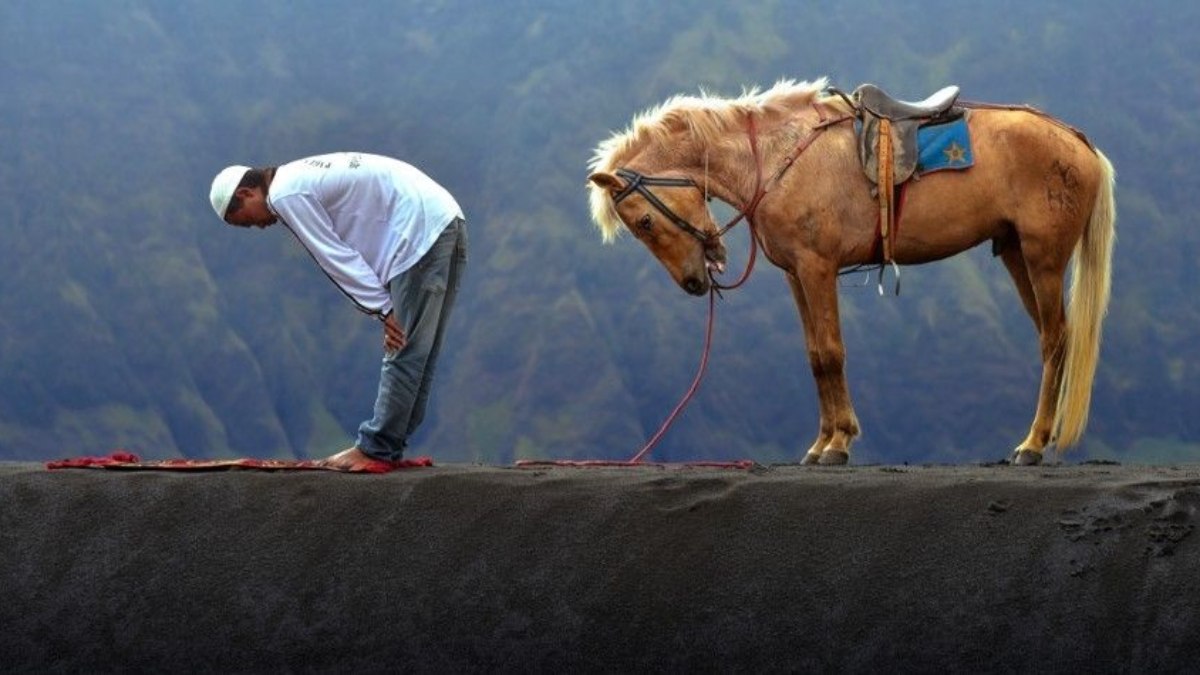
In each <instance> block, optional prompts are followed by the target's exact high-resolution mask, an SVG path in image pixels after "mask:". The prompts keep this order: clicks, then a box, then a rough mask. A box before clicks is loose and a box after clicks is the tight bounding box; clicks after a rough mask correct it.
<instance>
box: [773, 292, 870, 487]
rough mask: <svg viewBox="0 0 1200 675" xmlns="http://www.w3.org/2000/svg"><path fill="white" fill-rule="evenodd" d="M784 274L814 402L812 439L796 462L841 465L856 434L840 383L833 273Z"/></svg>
mask: <svg viewBox="0 0 1200 675" xmlns="http://www.w3.org/2000/svg"><path fill="white" fill-rule="evenodd" d="M835 272H836V270H835ZM786 276H787V281H788V285H789V286H790V287H791V289H792V297H793V298H795V301H796V308H797V309H798V310H799V311H800V321H801V323H802V324H803V326H804V341H805V344H806V345H807V348H808V362H809V365H810V366H811V367H812V372H813V380H814V381H815V383H816V386H817V399H818V401H819V407H820V423H819V428H818V431H817V438H816V440H815V441H813V444H812V445H811V446H809V448H808V451H807V452H806V453H805V454H804V459H803V460H802V461H803V463H804V464H845V463H846V462H847V461H849V459H850V444H851V443H853V442H854V438H855V437H856V436H858V431H859V427H858V417H857V416H856V415H855V414H854V408H853V406H852V404H851V403H850V390H849V387H848V386H847V384H846V374H845V361H846V349H845V347H844V346H843V344H842V336H841V326H840V324H839V322H838V307H837V286H836V281H835V280H836V274H831V275H828V276H829V278H828V279H824V278H817V279H813V278H811V275H810V278H809V279H807V282H808V283H807V284H805V283H802V282H801V281H800V280H799V279H798V278H797V277H796V276H795V275H793V274H792V273H790V272H789V273H788V274H787V275H786Z"/></svg>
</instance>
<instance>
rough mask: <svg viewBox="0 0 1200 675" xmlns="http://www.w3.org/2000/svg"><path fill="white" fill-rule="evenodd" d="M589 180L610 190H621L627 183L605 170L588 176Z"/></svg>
mask: <svg viewBox="0 0 1200 675" xmlns="http://www.w3.org/2000/svg"><path fill="white" fill-rule="evenodd" d="M588 180H590V181H592V182H593V183H595V184H596V185H597V186H599V187H602V188H604V189H605V190H608V191H609V192H620V191H621V190H624V189H625V183H623V182H622V181H621V179H620V178H617V177H616V176H614V175H612V174H611V173H604V172H603V171H597V172H596V173H594V174H592V175H590V176H588Z"/></svg>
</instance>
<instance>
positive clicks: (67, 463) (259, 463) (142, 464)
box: [46, 450, 433, 473]
mask: <svg viewBox="0 0 1200 675" xmlns="http://www.w3.org/2000/svg"><path fill="white" fill-rule="evenodd" d="M425 466H433V460H432V459H431V458H429V457H414V458H413V459H402V460H400V461H398V462H384V461H378V460H377V461H373V462H371V463H370V464H368V465H366V466H364V467H362V468H360V469H338V468H335V467H331V466H322V465H321V463H320V462H319V461H318V460H313V459H303V460H301V459H249V458H243V459H157V460H148V461H142V459H141V458H140V457H138V456H137V455H135V454H133V453H132V452H126V451H124V450H117V451H116V452H113V453H111V454H108V455H105V456H102V457H72V458H69V459H60V460H57V461H53V462H46V468H47V469H51V470H54V469H121V470H126V471H152V470H157V471H226V470H231V469H250V470H257V471H297V470H321V471H336V472H338V473H388V472H390V471H396V470H398V469H416V468H420V467H425Z"/></svg>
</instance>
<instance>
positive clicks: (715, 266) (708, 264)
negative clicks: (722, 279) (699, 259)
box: [704, 243, 725, 275]
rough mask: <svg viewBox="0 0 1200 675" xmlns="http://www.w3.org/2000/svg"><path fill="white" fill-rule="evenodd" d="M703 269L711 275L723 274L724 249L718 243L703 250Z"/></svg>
mask: <svg viewBox="0 0 1200 675" xmlns="http://www.w3.org/2000/svg"><path fill="white" fill-rule="evenodd" d="M704 267H705V269H707V270H708V273H709V274H710V275H711V274H724V273H725V247H724V246H722V245H721V244H720V243H717V244H716V245H714V246H706V247H705V248H704Z"/></svg>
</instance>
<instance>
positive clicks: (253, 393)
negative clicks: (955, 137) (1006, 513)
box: [0, 0, 1200, 463]
mask: <svg viewBox="0 0 1200 675" xmlns="http://www.w3.org/2000/svg"><path fill="white" fill-rule="evenodd" d="M338 4H339V5H343V4H344V6H334V3H322V2H312V1H309V2H259V3H253V4H250V5H246V4H244V3H233V2H227V1H223V0H222V1H217V2H190V1H189V2H160V1H155V0H116V1H107V0H105V1H101V0H91V1H85V0H79V1H76V2H70V3H58V2H51V3H38V2H32V1H31V0H17V1H16V2H8V3H4V4H3V5H0V91H3V92H4V95H3V96H2V97H0V129H2V130H3V132H2V133H3V141H2V142H0V241H2V242H3V245H2V246H0V269H2V270H4V274H3V275H0V378H3V387H2V389H0V459H44V458H52V457H59V456H64V455H76V454H91V453H102V452H107V451H109V450H111V449H113V448H116V447H123V448H128V449H131V450H134V451H137V452H140V453H142V454H143V455H146V456H149V457H170V456H180V455H182V456H204V457H217V456H229V455H251V456H259V457H270V456H300V457H308V456H314V455H318V456H319V455H324V454H327V453H329V452H332V451H335V450H338V449H341V448H342V447H345V446H346V444H347V443H348V442H349V441H350V438H351V437H350V433H351V432H352V431H353V429H354V428H356V426H357V424H358V422H359V421H360V420H361V418H362V417H363V416H364V415H367V414H368V413H369V411H370V406H371V403H372V401H373V397H374V392H375V385H376V382H377V369H378V360H377V359H378V358H379V341H380V335H379V334H378V331H379V327H378V325H377V324H376V323H375V322H373V321H370V320H367V319H364V318H362V316H361V315H360V314H358V313H357V312H356V311H355V310H354V309H353V308H352V307H351V306H350V303H348V302H346V301H345V300H344V298H343V297H342V296H341V294H340V293H339V292H338V291H337V290H336V289H335V288H333V287H332V286H331V285H330V284H329V282H328V281H327V280H326V279H325V277H324V276H323V275H322V274H321V272H320V271H319V270H318V269H317V268H316V267H315V265H313V264H312V262H311V261H310V259H309V258H308V256H307V254H306V253H305V252H304V251H303V250H302V249H301V248H300V246H299V245H298V244H296V242H295V241H294V240H292V238H291V237H290V236H289V235H288V233H287V232H286V231H285V230H283V229H281V228H273V229H271V230H268V231H265V232H254V233H250V232H242V231H235V230H233V229H232V228H227V227H224V226H222V225H221V224H220V222H219V221H217V220H216V219H215V217H214V216H213V214H212V211H211V209H210V208H209V206H208V203H207V192H208V186H209V182H210V181H211V178H212V176H213V175H214V174H215V173H216V172H217V171H218V170H219V169H221V168H222V167H224V166H226V165H228V164H233V163H243V164H252V165H268V164H278V163H282V162H286V161H289V160H291V159H296V158H299V157H303V156H305V155H309V154H314V153H319V152H327V151H332V150H364V151H370V152H379V153H383V154H391V155H394V156H397V157H401V158H403V159H405V160H407V161H410V162H412V163H414V164H416V165H417V166H420V167H421V168H422V169H424V170H425V171H426V172H427V173H429V174H430V175H432V176H433V177H434V178H436V179H437V180H439V181H440V182H441V183H443V184H444V185H446V186H447V187H448V188H449V189H450V190H451V191H452V192H453V193H455V195H456V196H457V197H458V198H459V201H460V202H461V203H462V205H463V207H464V209H465V210H466V212H467V215H468V218H469V221H470V228H471V234H470V236H471V245H472V251H471V256H472V257H471V263H470V268H469V270H468V278H467V279H466V282H465V285H464V289H463V292H462V295H461V296H460V298H461V300H460V305H459V308H458V310H457V315H456V322H455V325H454V328H453V330H452V333H451V335H450V337H449V342H448V344H447V346H446V357H445V359H444V362H443V365H442V366H441V370H440V376H441V381H440V383H439V384H438V385H437V388H436V390H435V393H434V399H433V409H432V410H431V416H430V418H429V419H428V420H427V423H426V427H425V428H424V429H423V431H422V434H421V436H420V438H418V439H416V440H417V447H418V448H419V449H420V452H423V453H424V452H427V453H429V454H432V455H433V456H434V457H435V458H437V459H439V460H441V461H485V462H501V463H507V462H510V461H511V460H513V459H514V458H517V457H590V458H602V457H604V458H625V457H628V456H630V455H632V454H633V452H634V451H636V449H637V448H638V447H639V445H640V443H641V442H642V441H643V440H644V439H645V438H646V437H647V436H648V435H649V434H650V433H652V432H653V431H654V430H655V429H656V428H657V426H658V424H659V423H660V422H661V420H662V419H663V417H664V416H665V415H666V414H667V413H668V412H669V410H670V409H671V407H672V406H673V405H674V404H675V402H676V401H677V400H678V397H679V396H680V395H681V394H682V393H683V391H684V389H685V388H686V386H687V384H688V382H689V381H690V378H691V376H692V374H693V371H694V368H695V366H696V363H697V360H698V358H699V355H700V348H701V343H702V337H703V327H704V321H705V302H704V301H703V300H698V299H694V298H690V297H688V296H686V295H684V294H683V293H682V292H680V291H679V290H678V289H677V288H676V287H675V286H674V284H672V283H671V281H670V280H669V278H668V277H667V275H666V273H665V272H664V271H663V270H662V269H661V268H660V267H659V266H658V264H657V263H656V262H655V261H654V260H653V259H652V258H650V256H649V255H648V254H647V253H646V252H645V251H644V250H643V249H642V248H641V246H640V245H638V244H637V243H636V242H634V241H633V240H632V238H626V239H625V240H624V241H620V242H618V243H617V244H616V245H615V246H612V247H606V246H602V245H601V244H600V242H599V236H598V235H597V234H596V232H595V230H594V228H593V227H592V226H591V224H590V222H589V220H588V217H587V213H586V194H585V190H584V179H585V176H586V164H587V160H588V158H589V157H590V155H591V152H592V148H593V147H594V146H595V145H596V143H598V142H599V141H601V140H602V139H604V138H606V137H607V136H608V135H609V134H610V133H611V132H612V131H613V130H616V129H620V128H624V127H625V126H626V125H627V124H628V122H629V121H630V119H631V118H632V116H633V115H634V113H636V112H637V111H639V110H642V109H644V108H647V107H649V106H652V105H655V104H657V103H659V102H660V101H662V100H663V99H665V98H667V97H668V96H670V95H672V94H675V93H680V92H684V93H695V92H696V91H697V90H698V89H699V88H701V87H704V88H705V89H707V90H710V91H714V92H718V93H722V94H728V95H734V94H738V93H740V92H741V90H742V89H743V87H749V86H768V85H770V84H772V83H773V82H774V81H775V80H777V79H779V78H782V77H793V78H797V79H814V78H816V77H819V76H822V75H828V76H830V77H831V78H832V80H833V82H834V83H835V84H837V85H839V86H841V87H843V88H847V89H849V88H852V87H854V86H855V85H857V84H858V83H860V82H864V81H872V82H876V83H878V84H880V85H882V86H884V87H885V88H886V89H888V90H889V91H891V92H892V93H894V94H896V95H898V96H901V97H904V98H911V99H916V98H921V97H924V96H925V95H927V94H928V93H930V92H932V91H933V90H935V89H937V88H939V87H941V86H943V85H945V84H948V83H954V84H958V85H960V86H961V87H962V89H963V92H964V98H968V99H971V100H982V101H994V102H1011V103H1029V104H1033V105H1035V106H1038V107H1039V108H1042V109H1043V110H1046V111H1048V112H1050V113H1052V114H1055V115H1057V116H1059V117H1061V118H1063V119H1064V120H1066V121H1068V122H1070V123H1072V124H1074V125H1076V126H1078V127H1080V128H1081V129H1083V130H1084V131H1086V132H1087V133H1088V135H1089V136H1090V137H1091V138H1092V140H1093V141H1094V142H1095V143H1096V144H1097V145H1098V146H1099V147H1101V148H1103V149H1104V151H1105V152H1106V154H1108V156H1109V157H1110V158H1111V159H1112V161H1113V163H1114V164H1115V166H1116V168H1117V172H1118V193H1117V200H1118V207H1119V220H1118V243H1117V258H1116V270H1115V278H1114V293H1113V303H1112V308H1111V312H1110V315H1109V320H1108V322H1107V324H1106V335H1105V345H1104V350H1103V355H1102V362H1101V365H1100V369H1099V373H1098V377H1097V381H1096V387H1095V394H1094V398H1093V408H1092V417H1091V425H1090V427H1089V430H1088V434H1087V435H1086V436H1085V439H1084V444H1083V446H1082V448H1081V450H1080V451H1079V452H1078V453H1076V454H1073V455H1071V456H1069V458H1071V459H1087V458H1117V459H1121V460H1125V461H1138V462H1147V461H1153V462H1169V461H1183V460H1189V459H1191V460H1194V459H1196V458H1198V457H1200V454H1198V453H1200V417H1198V416H1197V415H1196V412H1195V411H1196V408H1197V402H1198V401H1200V303H1198V302H1197V301H1196V299H1195V297H1194V293H1193V291H1194V288H1195V281H1194V279H1195V272H1194V269H1195V267H1196V266H1197V264H1198V263H1200V228H1197V227H1196V218H1195V215H1194V208H1193V206H1192V204H1191V203H1190V202H1189V201H1188V200H1187V199H1186V197H1189V196H1192V194H1193V193H1194V192H1195V189H1196V185H1197V184H1196V176H1197V175H1198V174H1200V166H1198V162H1200V160H1198V159H1197V157H1200V118H1198V117H1197V116H1196V114H1195V111H1196V110H1197V109H1200V100H1198V99H1200V89H1198V88H1197V87H1196V86H1195V84H1196V83H1197V82H1200V48H1198V47H1197V46H1196V45H1197V43H1196V41H1195V37H1194V35H1192V32H1193V31H1192V30H1191V27H1192V26H1195V25H1197V23H1198V20H1200V6H1195V5H1187V6H1185V5H1184V3H1177V2H1167V1H1158V2H1153V1H1152V2H1147V3H1141V4H1138V5H1137V6H1134V5H1132V4H1131V3H1127V2H1120V1H1118V0H1099V1H1097V2H1093V3H1089V4H1087V5H1080V4H1079V3H1074V2H1067V1H1065V0H1051V1H1049V2H1033V1H1032V0H1030V1H1014V2H1006V3H990V5H991V6H990V7H988V8H968V7H966V6H964V5H963V3H955V2H949V1H947V0H935V1H933V2H926V3H922V7H923V10H922V11H921V12H920V13H916V12H909V13H906V12H897V11H896V10H895V8H894V6H893V5H892V4H891V3H885V2H882V1H878V0H857V1H852V2H798V1H794V2H792V1H789V2H784V1H776V2H771V1H766V2H756V3H728V4H727V5H718V4H717V3H709V2H701V1H700V0H677V1H671V2H661V3H650V4H647V3H633V2H624V1H621V0H618V1H616V2H607V3H588V2H577V1H569V0H563V1H561V2H531V1H512V2H504V3H481V2H468V1H454V0H446V1H438V0H434V1H430V0H425V1H423V2H384V1H382V0H372V1H366V2H356V3H338ZM730 245H731V248H732V250H733V251H734V253H735V257H736V254H738V253H739V252H742V253H743V254H744V251H745V232H744V230H740V229H739V230H737V231H735V232H734V233H733V234H732V235H731V241H730ZM740 262H741V260H740V259H735V260H734V261H733V264H732V265H731V266H732V267H733V269H734V270H737V269H740ZM904 284H905V285H904V293H903V295H901V296H900V297H899V298H880V297H878V296H877V295H876V293H875V290H874V287H873V286H868V287H865V288H846V289H844V290H843V291H842V301H843V317H844V322H845V326H844V329H845V336H846V340H847V350H848V355H849V356H848V368H849V375H850V384H851V392H852V395H853V396H854V398H855V402H856V405H857V407H858V413H859V418H860V420H861V422H862V423H863V426H864V436H863V438H862V439H861V440H860V441H859V443H858V444H857V445H856V446H855V449H856V451H857V456H856V461H861V462H872V461H874V462H903V461H910V462H919V461H949V462H955V461H982V460H992V459H999V458H1001V457H1004V456H1006V455H1007V453H1008V451H1009V450H1010V449H1011V447H1012V446H1013V445H1015V443H1016V442H1017V441H1019V440H1020V439H1021V438H1022V437H1023V436H1024V433H1025V431H1026V430H1027V427H1028V424H1029V421H1030V419H1031V417H1032V414H1033V408H1034V404H1035V395H1036V387H1037V380H1038V376H1039V372H1040V369H1039V365H1038V357H1037V352H1038V350H1037V344H1036V337H1035V334H1034V330H1033V327H1032V325H1031V324H1030V322H1029V320H1028V318H1027V317H1026V316H1025V314H1024V312H1023V310H1022V309H1021V308H1020V304H1019V301H1018V300H1017V297H1016V293H1015V292H1014V290H1013V289H1012V287H1011V283H1010V281H1009V279H1008V276H1007V274H1006V273H1005V272H1004V270H1003V267H1002V265H1000V264H999V263H998V262H997V261H994V260H992V259H991V257H990V255H989V252H988V250H987V248H986V247H982V248H980V249H977V250H974V251H972V252H970V253H968V254H965V255H962V256H959V257H957V258H954V259H951V260H948V261H945V262H942V263H938V264H936V265H929V266H923V267H916V268H908V269H906V270H905V272H904ZM815 423H816V401H815V392H814V388H813V385H812V382H811V376H810V374H809V370H808V364H807V360H806V358H805V355H804V348H803V338H802V335H801V332H800V328H799V320H798V317H797V315H796V312H795V309H794V307H793V305H792V303H791V300H790V295H789V293H788V292H787V289H786V284H785V283H784V282H783V280H782V279H781V277H780V274H779V273H778V271H776V270H774V269H773V268H770V267H769V266H766V265H764V266H762V267H760V268H759V269H758V271H757V272H756V273H755V276H754V278H753V279H752V280H751V282H750V283H749V284H748V286H747V287H746V288H745V289H744V290H740V291H737V292H735V293H731V294H727V296H726V299H725V300H724V301H723V302H721V303H720V305H719V307H718V323H717V331H716V344H715V347H714V352H713V355H712V362H711V365H710V371H709V375H708V378H707V379H706V381H705V384H704V386H703V387H702V389H701V391H700V394H699V395H698V396H697V398H696V400H695V401H694V402H693V404H692V406H691V407H690V408H689V409H688V411H687V413H685V414H684V416H683V417H682V418H681V419H680V421H679V422H678V423H677V424H676V426H675V427H674V429H673V430H672V431H671V433H670V434H669V435H668V436H667V438H666V439H665V440H664V442H663V444H662V445H661V446H660V448H659V449H658V450H657V451H656V453H655V457H656V458H658V459H670V460H679V459H695V458H711V457H723V458H725V457H750V458H753V459H756V460H759V461H763V462H767V461H790V460H795V459H796V458H797V457H798V453H800V452H802V451H803V450H804V448H806V447H807V445H808V444H809V442H810V441H811V439H812V437H813V435H814V434H815Z"/></svg>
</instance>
